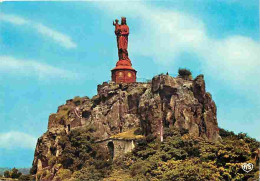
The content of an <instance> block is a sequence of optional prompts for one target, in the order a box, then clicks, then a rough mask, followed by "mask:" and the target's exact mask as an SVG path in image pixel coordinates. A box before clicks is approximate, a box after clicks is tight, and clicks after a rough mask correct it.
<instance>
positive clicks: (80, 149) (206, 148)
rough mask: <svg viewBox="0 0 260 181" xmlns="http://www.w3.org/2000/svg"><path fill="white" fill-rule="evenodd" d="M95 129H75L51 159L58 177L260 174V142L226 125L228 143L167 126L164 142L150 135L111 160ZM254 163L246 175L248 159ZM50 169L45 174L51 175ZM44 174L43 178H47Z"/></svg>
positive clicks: (108, 180)
mask: <svg viewBox="0 0 260 181" xmlns="http://www.w3.org/2000/svg"><path fill="white" fill-rule="evenodd" d="M92 132H94V130H91V129H79V130H72V131H71V133H70V134H69V135H64V136H63V137H62V138H61V140H60V143H59V144H60V146H62V148H63V149H64V151H63V153H62V155H61V156H60V157H58V158H56V159H53V160H52V161H51V162H52V163H53V166H54V167H57V168H58V167H59V168H60V169H59V171H58V173H57V174H56V176H55V178H56V179H57V180H70V181H77V180H88V181H91V180H92V181H95V180H102V179H103V180H104V181H112V180H114V181H115V180H116V181H120V180H124V181H135V180H141V181H143V180H144V181H145V180H153V181H159V180H162V181H168V180H179V181H197V180H206V181H207V180H215V181H218V180H249V181H250V180H255V179H257V178H258V174H259V171H258V169H259V166H258V165H259V159H258V157H257V156H256V154H257V153H256V152H255V151H256V150H257V149H258V148H259V142H257V141H256V140H255V139H253V138H250V137H248V136H247V135H246V134H242V133H241V134H238V135H235V134H234V133H233V132H228V131H225V130H224V129H220V135H221V137H222V139H223V140H222V142H218V143H212V142H209V141H206V140H204V139H202V138H192V137H191V136H189V135H188V134H187V131H185V130H182V131H179V130H177V129H175V128H166V129H165V130H164V133H165V134H164V141H163V142H162V143H161V142H160V141H159V140H157V138H156V137H154V136H152V135H149V136H147V137H146V138H144V139H140V140H139V141H138V143H137V146H136V148H135V149H134V150H133V151H132V152H131V153H128V154H126V155H124V156H122V157H120V158H118V159H116V160H114V161H113V164H112V163H111V160H110V159H109V158H110V157H109V155H108V153H107V152H105V151H104V150H103V149H101V148H100V147H99V145H98V144H96V143H95V142H94V140H95V138H93V137H92V134H91V133H92ZM246 162H248V163H253V164H254V169H253V170H252V171H251V172H249V173H245V172H244V171H243V170H242V168H241V164H242V163H246ZM48 174H49V173H46V174H45V176H44V178H45V179H46V178H50V177H49V176H50V175H49V176H48ZM42 178H43V177H42Z"/></svg>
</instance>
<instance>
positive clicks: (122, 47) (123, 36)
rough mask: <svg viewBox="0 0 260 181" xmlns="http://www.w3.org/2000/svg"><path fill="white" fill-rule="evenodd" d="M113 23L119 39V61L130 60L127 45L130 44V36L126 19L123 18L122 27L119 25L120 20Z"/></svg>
mask: <svg viewBox="0 0 260 181" xmlns="http://www.w3.org/2000/svg"><path fill="white" fill-rule="evenodd" d="M115 21H116V23H114V22H113V25H114V26H115V34H116V37H117V48H118V56H119V60H122V59H123V60H128V52H127V44H128V35H129V27H128V26H127V24H126V18H125V17H122V20H121V25H119V24H118V19H116V20H115Z"/></svg>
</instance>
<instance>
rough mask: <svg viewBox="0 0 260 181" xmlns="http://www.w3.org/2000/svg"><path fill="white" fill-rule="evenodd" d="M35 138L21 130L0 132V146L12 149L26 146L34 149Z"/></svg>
mask: <svg viewBox="0 0 260 181" xmlns="http://www.w3.org/2000/svg"><path fill="white" fill-rule="evenodd" d="M36 142H37V138H35V137H34V136H32V135H29V134H27V133H23V132H16V131H10V132H7V133H0V148H4V149H14V148H26V149H35V146H36Z"/></svg>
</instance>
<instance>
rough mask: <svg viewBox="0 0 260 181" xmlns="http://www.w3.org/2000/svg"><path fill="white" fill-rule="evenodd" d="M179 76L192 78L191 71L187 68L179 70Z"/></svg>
mask: <svg viewBox="0 0 260 181" xmlns="http://www.w3.org/2000/svg"><path fill="white" fill-rule="evenodd" d="M178 73H179V76H181V77H189V76H191V71H190V70H188V69H185V68H179V70H178Z"/></svg>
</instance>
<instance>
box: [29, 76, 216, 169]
mask: <svg viewBox="0 0 260 181" xmlns="http://www.w3.org/2000/svg"><path fill="white" fill-rule="evenodd" d="M97 92H98V94H97V95H96V96H94V97H93V98H92V99H90V98H88V97H82V98H80V97H75V98H74V99H70V100H67V101H66V104H64V105H62V106H60V107H59V108H58V111H57V113H55V114H51V115H50V117H49V122H48V131H47V132H46V133H45V134H44V135H43V136H42V137H40V138H39V139H38V142H37V147H36V150H35V157H34V161H33V168H34V169H33V172H34V173H36V172H39V171H41V170H42V169H44V168H48V167H49V166H50V162H51V157H59V155H61V154H62V148H61V147H59V144H58V142H59V138H60V136H62V135H66V134H68V133H69V132H70V131H71V130H72V129H76V128H80V127H85V126H93V127H95V130H96V131H95V132H94V133H93V134H94V137H96V138H98V139H100V140H104V139H108V138H110V137H111V136H113V135H116V134H118V133H120V132H126V131H128V130H130V129H133V128H138V127H140V128H141V132H142V134H143V135H144V136H146V135H149V134H154V135H158V136H162V134H163V128H164V127H169V126H174V127H176V128H179V129H183V130H186V131H187V132H188V133H189V134H190V135H193V136H195V137H203V138H205V139H207V140H210V141H216V140H218V139H220V136H219V133H218V124H217V118H216V105H215V103H214V101H213V100H212V98H211V95H210V93H208V92H206V89H205V82H204V79H203V75H199V76H198V77H196V78H195V79H194V80H192V79H184V78H182V77H176V78H174V77H171V76H169V75H158V76H155V77H154V78H153V79H152V81H151V82H147V83H130V84H115V83H114V82H110V83H107V82H104V83H103V84H102V85H98V89H97Z"/></svg>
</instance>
